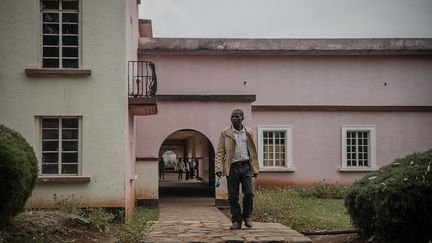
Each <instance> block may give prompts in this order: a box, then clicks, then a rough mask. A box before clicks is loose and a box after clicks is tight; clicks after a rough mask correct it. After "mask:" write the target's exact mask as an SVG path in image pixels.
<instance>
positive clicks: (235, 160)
mask: <svg viewBox="0 0 432 243" xmlns="http://www.w3.org/2000/svg"><path fill="white" fill-rule="evenodd" d="M243 120H244V112H243V111H242V110H240V109H236V110H234V111H233V112H232V114H231V124H232V125H231V126H230V127H228V128H225V129H224V130H223V131H222V133H221V136H220V138H219V142H218V146H217V150H216V157H215V174H216V176H217V177H219V178H220V177H222V176H226V177H227V183H228V201H229V205H230V210H231V215H232V218H231V221H232V226H231V227H230V229H231V230H235V229H241V225H242V222H243V221H244V223H245V226H246V227H252V221H251V218H250V216H251V213H252V209H253V196H254V194H253V188H252V177H255V178H256V177H258V172H259V165H258V159H257V152H256V146H255V143H254V141H253V137H254V136H253V132H252V129H250V128H248V127H246V126H243ZM240 185H241V186H242V191H243V194H244V197H243V212H241V208H240V204H239V190H240Z"/></svg>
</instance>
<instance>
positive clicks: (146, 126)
mask: <svg viewBox="0 0 432 243" xmlns="http://www.w3.org/2000/svg"><path fill="white" fill-rule="evenodd" d="M236 108H240V109H243V111H244V112H245V116H246V121H245V124H248V123H251V120H250V119H251V115H250V114H251V108H250V104H247V103H228V102H179V101H175V102H170V101H159V102H158V110H159V113H158V114H157V115H155V116H146V117H136V131H137V137H136V145H137V146H136V156H137V157H158V154H159V149H160V146H161V145H162V143H163V141H164V140H165V139H166V138H167V137H168V136H169V135H170V134H171V133H173V132H175V131H178V130H182V129H194V130H196V131H199V132H201V133H202V134H203V135H204V136H206V137H207V138H208V139H209V140H210V142H211V143H212V145H213V147H216V146H217V142H218V139H219V136H220V133H221V131H222V129H223V128H225V127H226V126H229V125H230V115H231V112H232V111H233V110H234V109H236ZM215 149H216V148H215Z"/></svg>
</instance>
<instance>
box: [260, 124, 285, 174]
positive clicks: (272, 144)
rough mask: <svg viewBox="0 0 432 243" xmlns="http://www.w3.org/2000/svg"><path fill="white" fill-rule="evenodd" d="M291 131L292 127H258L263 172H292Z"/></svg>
mask: <svg viewBox="0 0 432 243" xmlns="http://www.w3.org/2000/svg"><path fill="white" fill-rule="evenodd" d="M291 130H292V129H291V126H258V160H259V163H260V169H261V170H263V171H265V170H270V171H271V170H276V171H277V170H292V135H291Z"/></svg>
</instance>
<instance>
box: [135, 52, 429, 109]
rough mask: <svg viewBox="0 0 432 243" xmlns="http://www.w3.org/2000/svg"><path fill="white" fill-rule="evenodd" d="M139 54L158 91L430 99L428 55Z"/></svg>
mask: <svg viewBox="0 0 432 243" xmlns="http://www.w3.org/2000/svg"><path fill="white" fill-rule="evenodd" d="M143 59H145V60H151V61H153V62H154V63H155V64H156V67H157V74H158V79H159V83H158V93H159V94H256V95H257V101H256V102H255V103H254V104H255V105H264V104H266V105H278V104H282V105H283V104H285V105H286V104H289V105H308V104H309V105H312V104H318V105H338V104H339V105H431V104H432V95H430V94H431V91H432V68H430V67H432V57H430V56H264V55H263V56H251V55H237V56H235V55H231V56H223V55H220V56H209V55H147V56H145V58H143ZM244 81H246V82H247V83H246V84H244ZM384 83H387V85H386V86H385V85H384Z"/></svg>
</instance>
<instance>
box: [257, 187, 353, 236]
mask: <svg viewBox="0 0 432 243" xmlns="http://www.w3.org/2000/svg"><path fill="white" fill-rule="evenodd" d="M302 195H304V194H302V193H299V192H298V190H294V189H290V188H288V189H261V190H257V191H256V193H255V199H254V215H255V219H256V220H258V221H263V222H276V223H281V224H284V225H286V226H288V227H291V228H293V229H295V230H298V231H324V230H327V231H328V230H344V229H352V228H353V226H352V224H351V219H350V217H349V215H348V214H347V210H346V208H345V206H344V202H343V199H328V198H325V199H321V198H316V197H305V196H302Z"/></svg>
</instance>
